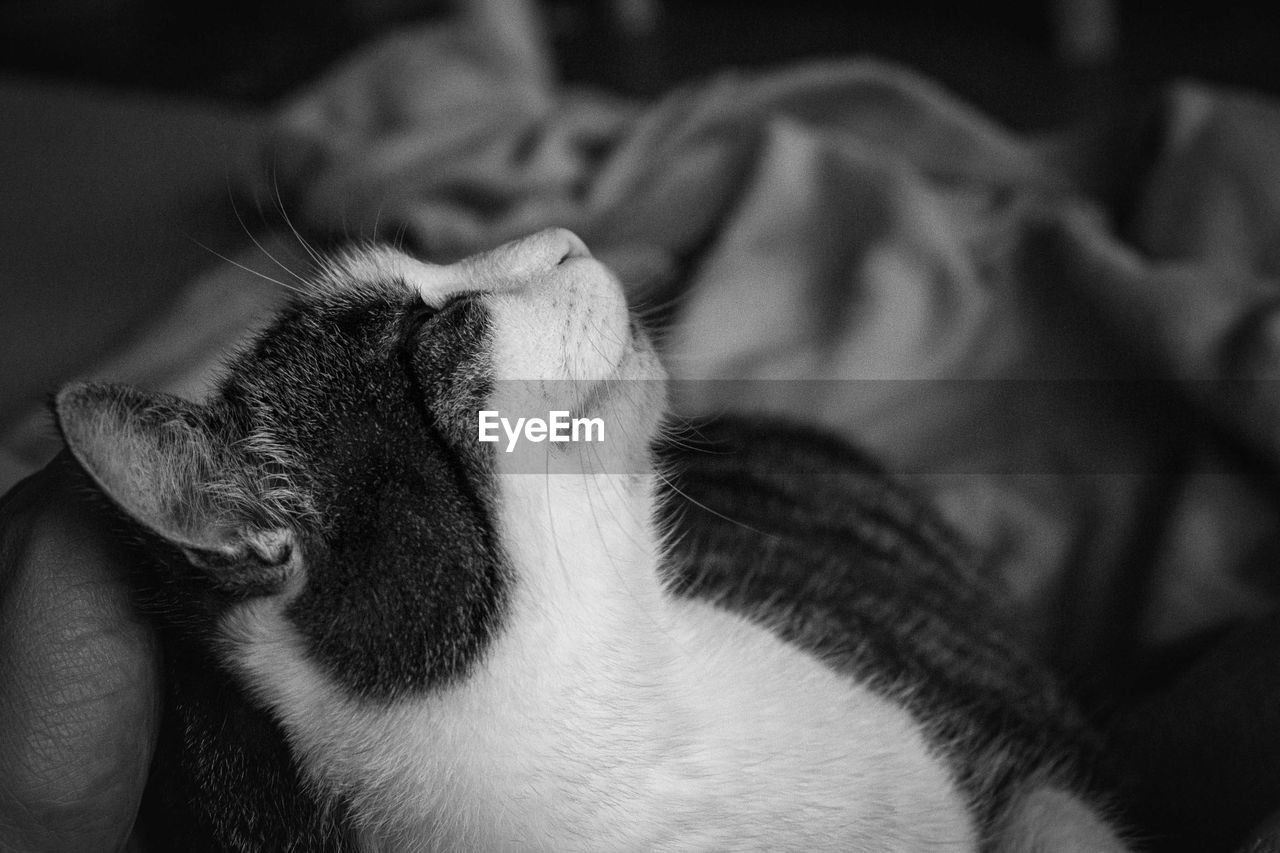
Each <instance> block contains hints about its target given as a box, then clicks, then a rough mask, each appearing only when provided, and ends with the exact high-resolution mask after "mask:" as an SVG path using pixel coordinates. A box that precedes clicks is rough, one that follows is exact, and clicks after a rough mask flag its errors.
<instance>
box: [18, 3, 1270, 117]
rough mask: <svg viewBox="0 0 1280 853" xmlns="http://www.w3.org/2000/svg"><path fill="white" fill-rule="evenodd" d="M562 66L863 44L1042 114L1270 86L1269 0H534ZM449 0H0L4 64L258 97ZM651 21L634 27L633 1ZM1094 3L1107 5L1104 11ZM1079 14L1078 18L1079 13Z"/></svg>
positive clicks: (614, 82)
mask: <svg viewBox="0 0 1280 853" xmlns="http://www.w3.org/2000/svg"><path fill="white" fill-rule="evenodd" d="M538 5H540V6H541V7H542V8H543V9H544V10H545V12H546V17H547V20H548V22H549V26H550V29H551V33H552V37H553V40H554V43H555V45H556V50H557V54H556V55H557V58H558V61H559V62H560V65H561V71H562V73H563V74H564V75H565V77H566V78H568V79H573V80H587V81H591V82H595V83H599V84H603V85H606V86H609V87H611V88H615V89H620V90H623V91H628V92H633V93H642V94H643V93H652V92H656V91H660V90H662V89H664V88H666V87H668V86H669V85H671V84H672V83H675V82H679V81H681V80H685V79H688V78H690V77H694V76H698V75H700V74H703V73H706V72H708V71H710V70H713V69H716V68H719V67H723V66H725V65H740V66H741V65H745V66H760V65H767V64H771V63H777V62H782V61H786V60H788V59H792V58H795V57H799V56H814V55H836V54H849V53H873V54H877V55H880V56H884V57H889V58H894V59H898V60H902V61H905V62H907V63H909V64H911V65H913V66H915V67H916V68H918V69H919V70H921V71H924V72H925V73H927V74H930V75H932V76H934V77H936V78H938V79H939V80H941V81H942V82H943V83H944V84H946V85H947V86H949V87H950V88H952V89H953V90H954V91H956V92H958V93H959V94H960V95H961V96H963V97H965V98H968V99H969V100H971V101H973V102H975V103H976V104H977V105H978V106H980V107H982V108H983V109H985V110H986V111H988V112H990V113H992V114H993V115H995V116H996V117H997V118H1000V119H1002V120H1004V121H1005V122H1007V123H1009V124H1012V125H1013V126H1015V127H1019V128H1038V127H1044V126H1048V125H1053V124H1056V123H1058V122H1061V121H1065V120H1069V119H1072V118H1075V117H1078V116H1079V115H1080V114H1082V113H1088V112H1090V111H1093V110H1097V109H1106V108H1113V107H1115V106H1117V105H1120V106H1123V105H1124V104H1126V103H1127V102H1129V100H1130V99H1134V98H1141V96H1142V94H1143V93H1144V92H1145V91H1146V90H1147V89H1148V88H1149V87H1151V86H1152V85H1153V84H1158V83H1160V82H1166V81H1168V80H1170V79H1172V78H1174V77H1179V76H1193V77H1198V78H1201V79H1205V80H1211V81H1214V82H1219V83H1227V84H1236V85H1241V86H1245V87H1249V88H1254V89H1262V90H1266V91H1274V90H1276V88H1277V85H1278V81H1280V49H1277V46H1278V45H1280V25H1278V24H1277V23H1275V21H1273V20H1272V19H1273V18H1277V17H1280V16H1276V15H1274V14H1269V12H1268V6H1266V5H1263V4H1257V5H1254V6H1250V5H1247V4H1246V5H1241V4H1231V3H1222V2H1217V3H1214V2H1195V3H1179V2H1171V3H1164V2H1158V0H1110V2H1107V0H1102V2H1097V0H1089V2H1083V3H1081V2H1071V0H1056V2H1055V0H1038V2H1037V0H1032V2H982V0H976V2H975V0H968V2H966V0H950V1H949V0H878V1H877V2H849V0H846V1H845V2H839V0H833V1H829V2H819V1H818V0H773V2H750V0H737V2H734V1H733V0H612V2H590V0H539V3H538ZM449 7H450V4H449V3H447V2H443V0H269V2H262V3H254V2H248V0H228V2H207V0H205V2H201V0H0V70H8V71H22V72H29V73H30V72H34V73H37V74H41V75H52V76H57V77H60V78H75V79H81V80H92V81H96V82H100V83H101V82H105V83H109V84H112V85H119V86H123V87H131V88H135V89H139V88H140V89H145V90H162V91H165V92H169V93H182V94H194V95H199V96H207V97H212V98H216V99H220V100H229V101H235V102H243V103H255V104H266V103H270V102H272V101H274V100H275V99H278V98H279V97H280V96H281V95H282V94H283V93H285V92H288V91H289V90H290V89H291V88H293V87H295V86H296V85H298V84H299V83H300V82H302V81H304V80H306V79H308V78H309V77H311V76H312V75H314V74H315V73H316V72H317V71H318V70H319V69H320V68H322V67H324V66H325V65H326V64H328V63H330V62H331V61H332V60H334V59H335V58H337V57H339V56H341V55H342V54H343V53H344V52H346V51H348V50H350V49H351V48H352V47H353V46H354V45H356V44H359V43H361V42H362V41H365V40H367V39H369V38H370V37H372V36H374V35H376V34H377V33H379V32H380V31H382V30H385V29H387V28H389V27H392V26H395V25H396V24H399V23H403V22H410V21H416V20H424V19H428V18H431V17H433V16H440V15H442V14H445V13H446V12H447V11H448V10H449ZM1091 7H1092V8H1101V9H1103V10H1104V12H1105V10H1107V9H1109V10H1110V14H1109V19H1110V21H1111V26H1110V27H1108V28H1107V29H1108V31H1109V32H1111V34H1112V43H1113V44H1114V49H1113V50H1112V51H1110V53H1109V54H1106V55H1103V56H1101V57H1098V56H1094V57H1092V58H1091V59H1090V58H1088V57H1086V58H1085V60H1084V61H1082V60H1081V58H1080V57H1078V56H1077V57H1074V58H1073V57H1072V56H1070V54H1071V52H1072V51H1071V49H1070V48H1069V47H1067V48H1064V46H1063V39H1064V38H1069V36H1068V35H1066V33H1065V31H1067V30H1069V29H1070V25H1069V24H1064V23H1063V21H1062V18H1063V16H1064V15H1071V16H1074V17H1076V18H1077V19H1078V18H1080V17H1081V16H1083V17H1086V18H1088V17H1089V16H1090V15H1093V16H1095V17H1096V16H1097V14H1098V13H1096V12H1095V13H1090V12H1089V11H1088V10H1089V9H1090V8H1091ZM628 9H631V10H635V9H640V10H641V11H644V12H647V13H648V16H649V17H650V18H651V19H652V25H651V26H648V27H641V28H639V29H640V31H636V28H635V27H634V25H633V26H632V27H631V28H630V29H631V30H632V31H631V32H630V33H627V32H626V31H627V30H628V26H627V24H626V21H627V20H628V14H627V10H628ZM1104 17H1108V16H1107V15H1105V14H1104ZM1086 26H1087V24H1086Z"/></svg>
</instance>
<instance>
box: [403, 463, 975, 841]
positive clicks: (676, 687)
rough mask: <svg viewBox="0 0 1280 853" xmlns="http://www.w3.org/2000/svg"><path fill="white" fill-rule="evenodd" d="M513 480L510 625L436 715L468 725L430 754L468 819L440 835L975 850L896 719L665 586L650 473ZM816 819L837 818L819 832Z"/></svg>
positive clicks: (802, 659) (879, 703)
mask: <svg viewBox="0 0 1280 853" xmlns="http://www.w3.org/2000/svg"><path fill="white" fill-rule="evenodd" d="M514 479H515V481H514V482H507V483H504V487H503V494H504V496H505V502H504V506H503V507H502V509H501V510H500V512H499V517H500V525H502V528H503V529H502V530H501V538H502V540H503V541H504V542H505V543H508V545H507V547H508V549H509V553H508V554H507V556H508V558H509V559H510V561H511V563H512V565H513V567H514V573H515V575H516V578H517V580H516V585H515V589H514V591H513V597H512V601H511V603H510V608H511V611H510V613H509V615H508V617H507V619H506V620H505V629H504V631H503V633H502V634H501V635H500V636H499V637H498V638H497V639H496V641H495V643H494V646H493V648H492V649H491V651H490V654H489V655H488V658H487V660H486V662H485V665H484V666H483V668H482V670H483V671H482V672H481V673H479V674H478V675H477V677H476V678H475V679H473V680H472V681H471V682H470V683H469V684H468V685H467V687H466V688H465V689H463V690H460V691H457V692H455V693H451V694H449V695H441V696H439V697H436V702H437V703H438V704H436V706H435V709H434V710H433V711H432V712H430V713H429V715H428V716H430V717H431V718H433V719H435V720H436V721H438V720H440V719H444V718H449V719H452V720H457V721H463V720H465V721H466V726H465V734H464V733H462V732H461V731H455V732H453V733H451V735H450V736H449V737H448V738H447V739H445V740H443V741H442V740H441V739H439V738H433V741H434V742H433V743H432V745H431V746H430V750H431V751H432V752H433V753H435V754H442V751H449V750H451V751H452V755H453V760H451V761H449V762H448V763H447V764H446V765H445V766H450V767H452V770H450V771H449V781H448V783H447V786H446V787H447V790H449V791H451V792H452V793H451V794H448V795H446V796H447V799H448V800H449V805H448V806H447V807H446V808H445V809H444V811H446V812H448V813H449V814H451V815H454V816H457V815H464V814H469V815H471V819H470V820H466V821H462V822H458V821H457V820H456V818H453V819H451V820H450V821H449V823H451V824H452V825H454V826H458V827H461V826H466V827H469V831H470V832H471V833H473V835H472V836H471V837H469V838H461V839H458V838H455V839H454V840H453V842H451V843H457V842H462V843H461V844H460V846H468V845H470V846H473V847H475V848H476V849H503V840H502V839H503V838H504V837H505V838H520V839H522V841H521V842H520V843H519V844H517V845H515V848H514V849H530V843H529V841H528V839H530V838H545V839H547V842H546V847H547V849H552V850H568V849H576V847H575V839H577V841H578V842H579V846H581V843H582V841H583V839H590V841H589V843H586V845H585V846H586V847H587V848H589V849H680V850H684V849H725V846H726V844H728V846H731V847H734V848H735V849H741V848H743V847H751V848H753V849H765V848H770V847H774V846H777V845H779V844H781V845H784V846H791V847H795V846H796V845H797V844H798V845H799V846H800V847H805V848H807V849H822V846H823V844H827V845H830V844H831V843H832V842H833V839H835V838H837V837H838V838H839V839H840V840H839V845H844V846H843V847H842V848H841V849H849V848H848V847H847V844H848V843H849V842H850V840H851V839H856V838H857V837H859V836H865V838H866V840H868V841H869V842H872V840H873V839H874V841H873V842H872V843H874V844H879V843H880V839H883V838H885V837H899V836H901V837H903V838H913V837H916V836H915V835H914V833H917V832H921V833H922V835H921V836H919V837H937V830H938V827H939V825H942V826H945V827H946V829H945V832H946V833H947V834H949V836H950V837H952V838H957V839H964V838H967V837H969V833H970V832H971V830H970V828H969V818H968V816H967V814H966V811H965V808H964V806H963V804H962V802H961V799H960V797H959V795H958V794H957V793H956V792H955V790H954V786H953V784H952V782H951V780H950V778H949V774H948V772H947V771H946V769H945V768H943V767H942V766H941V765H940V763H939V762H938V761H937V760H936V758H935V757H933V756H931V755H929V754H928V753H929V750H928V748H927V747H926V745H925V743H924V740H923V738H922V736H921V734H920V732H919V730H918V727H917V726H916V724H915V723H914V721H913V720H911V719H910V718H909V717H908V716H907V715H906V714H905V712H903V711H902V709H900V708H898V707H896V706H894V705H892V704H890V703H889V702H887V701H885V700H883V699H881V698H880V697H878V696H876V695H874V694H872V693H871V692H870V691H867V690H866V689H864V688H862V687H860V686H858V685H856V684H854V683H852V682H851V681H850V680H849V679H847V678H844V677H842V676H839V675H838V674H836V673H835V672H833V671H831V670H829V669H828V668H827V667H825V666H824V665H822V664H821V663H820V662H819V661H817V660H815V659H814V658H812V657H811V656H809V655H806V654H804V653H802V652H801V651H799V650H797V649H795V648H793V647H791V646H789V645H787V644H785V643H783V642H781V641H780V640H778V639H777V638H776V636H775V635H773V634H772V632H770V631H768V630H766V629H765V628H763V627H761V626H760V625H758V624H755V623H753V622H750V621H748V620H747V619H745V618H743V617H741V616H739V615H734V614H731V613H729V612H727V611H725V610H722V609H720V608H718V607H716V606H715V605H714V604H712V603H709V602H705V601H693V600H687V599H681V598H678V597H675V596H673V595H672V594H671V593H670V592H669V591H668V590H667V589H666V588H665V585H664V583H663V578H662V574H661V570H660V561H661V556H662V548H661V532H660V531H659V530H658V529H657V528H656V523H655V520H654V519H655V512H654V499H653V494H654V481H653V475H651V474H649V475H644V476H635V475H626V476H624V475H590V476H584V477H553V478H549V479H540V478H535V477H523V478H514ZM438 731H439V730H438V729H437V732H438ZM886 739H887V740H886ZM869 792H870V793H869ZM441 805H442V806H443V805H444V804H443V803H441ZM815 811H816V812H818V813H824V812H825V813H826V814H827V815H828V816H831V815H836V814H839V815H840V817H839V818H838V819H837V820H836V822H835V824H827V825H825V826H824V825H822V823H821V821H819V822H818V823H813V822H812V821H811V820H810V817H811V816H812V815H813V814H814V813H815ZM884 815H891V816H892V817H890V818H887V819H885V818H884V817H883V816H884ZM837 828H838V830H837ZM579 833H582V835H579ZM930 833H933V835H932V836H930ZM735 839H736V841H735ZM533 846H534V847H536V845H533ZM855 846H856V845H855ZM960 847H961V848H962V847H963V845H960ZM903 849H911V846H910V844H907V845H905V846H904V847H903Z"/></svg>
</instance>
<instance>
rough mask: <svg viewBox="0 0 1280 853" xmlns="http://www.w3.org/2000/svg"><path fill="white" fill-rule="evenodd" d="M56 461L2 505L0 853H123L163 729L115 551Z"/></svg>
mask: <svg viewBox="0 0 1280 853" xmlns="http://www.w3.org/2000/svg"><path fill="white" fill-rule="evenodd" d="M82 477H83V474H81V473H80V472H79V471H78V469H76V467H75V465H74V463H73V462H72V461H71V460H70V457H69V456H68V455H67V454H66V453H63V454H62V455H61V456H59V457H58V458H57V459H55V460H54V461H53V462H51V463H50V464H49V465H48V466H47V467H46V468H45V469H44V470H42V471H40V472H39V473H37V474H34V475H32V476H31V477H28V478H27V479H26V480H23V481H22V482H21V483H19V484H18V485H17V486H15V487H14V488H13V489H12V490H11V491H10V492H9V493H7V494H6V495H4V496H3V497H0V851H3V853H8V851H23V853H30V852H31V851H45V850H58V851H64V850H65V851H77V853H79V851H86V853H92V852H93V851H106V850H119V849H120V848H121V847H123V846H124V844H125V842H126V840H127V839H128V837H129V833H130V829H131V827H132V825H133V821H134V818H135V816H136V815H137V811H138V803H139V801H140V799H141V797H142V789H143V786H144V784H145V782H146V776H147V768H148V765H149V764H150V760H151V753H152V750H153V748H154V745H155V740H156V735H157V731H158V727H159V720H160V675H159V651H158V645H157V643H156V640H155V637H154V634H153V633H152V631H151V630H150V628H149V627H147V626H146V625H145V624H144V623H143V622H142V621H141V620H140V619H139V618H138V616H137V614H136V613H135V611H134V608H133V605H132V603H131V601H130V597H129V593H128V589H127V587H126V586H125V584H124V581H123V574H124V572H125V571H126V570H127V567H128V564H127V557H126V555H125V551H124V549H123V548H122V547H121V546H120V545H119V544H118V543H116V542H115V541H114V540H113V538H112V536H111V535H110V530H109V521H108V519H107V518H106V515H105V513H104V512H103V511H102V510H101V508H100V507H98V506H95V505H94V503H93V501H92V500H91V499H90V498H89V497H88V495H86V494H85V486H84V485H83V480H82Z"/></svg>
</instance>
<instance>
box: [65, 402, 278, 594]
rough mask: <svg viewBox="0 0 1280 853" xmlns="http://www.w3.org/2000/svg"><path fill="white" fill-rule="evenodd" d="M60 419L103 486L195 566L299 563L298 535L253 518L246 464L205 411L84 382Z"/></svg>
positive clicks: (217, 567) (84, 463)
mask: <svg viewBox="0 0 1280 853" xmlns="http://www.w3.org/2000/svg"><path fill="white" fill-rule="evenodd" d="M54 414H55V416H56V418H57V421H58V426H59V428H60V429H61V431H62V435H63V438H64V439H65V440H66V443H67V447H68V448H70V450H71V453H72V455H74V456H75V458H76V460H77V461H78V462H79V463H80V465H81V467H83V468H84V469H85V471H86V472H88V474H89V476H90V477H92V478H93V480H94V481H95V482H96V483H97V484H98V486H99V488H101V489H102V491H103V492H105V493H106V495H107V496H108V497H110V498H111V500H112V501H114V502H115V503H116V505H117V506H119V507H120V508H121V509H122V510H124V512H126V513H127V514H128V515H129V516H131V517H132V518H133V519H134V520H135V521H137V522H138V523H139V524H141V525H142V526H143V527H145V528H147V529H148V530H150V531H152V532H153V533H156V534H157V535H159V536H160V537H162V538H164V539H166V540H167V541H169V542H170V543H171V544H172V545H174V546H176V547H178V548H180V549H182V551H183V552H185V553H186V555H187V557H188V559H190V560H191V561H192V562H193V563H195V564H197V565H200V566H203V567H204V568H207V569H210V570H226V569H231V568H235V567H237V566H242V565H243V564H244V563H246V562H251V563H254V564H256V565H258V566H280V565H283V564H284V563H286V562H287V561H288V560H289V559H290V555H291V553H292V551H293V536H292V532H291V531H290V530H289V529H288V528H286V527H282V526H279V525H263V524H261V523H255V521H254V520H253V519H252V518H251V513H250V512H249V510H251V509H252V490H251V489H250V488H248V487H247V485H246V483H245V482H244V476H243V469H244V468H245V465H244V464H240V465H237V464H236V461H237V460H236V459H235V455H234V452H233V451H232V449H231V448H232V442H231V441H230V440H229V438H228V437H227V436H225V435H222V434H220V431H219V430H218V428H217V427H216V426H215V425H214V424H213V423H212V419H211V418H210V417H209V415H208V412H207V410H206V409H205V408H203V407H201V406H199V405H197V404H195V403H191V402H189V401H187V400H183V399H181V398H179V397H174V396H170V395H168V394H156V393H147V392H143V391H139V390H137V389H135V388H131V387H128V386H124V385H99V384H92V383H82V384H74V385H69V386H67V387H65V388H63V389H62V390H61V391H60V392H59V393H58V395H57V397H56V399H55V401H54ZM238 472H239V473H238Z"/></svg>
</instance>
